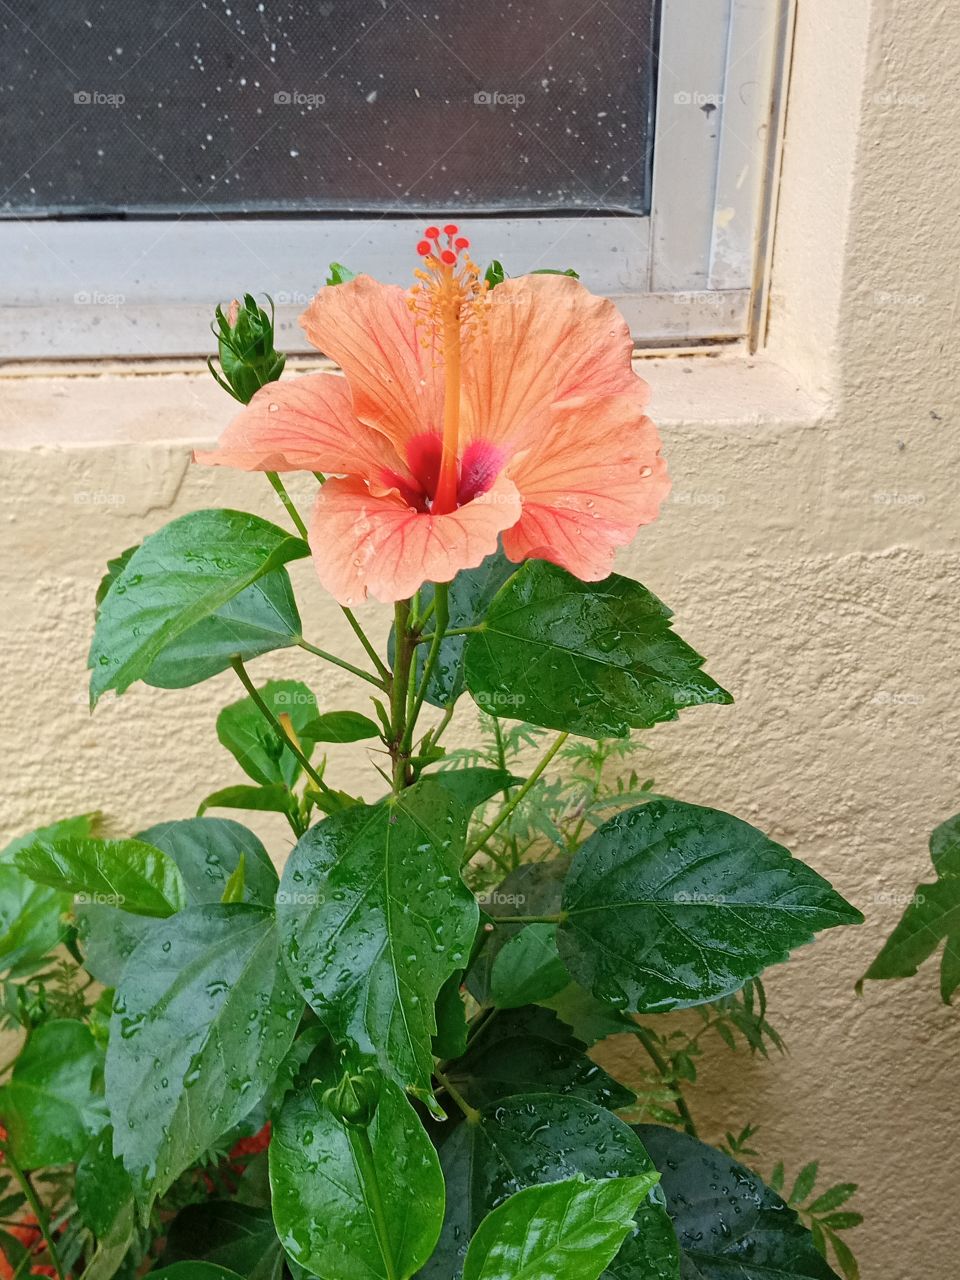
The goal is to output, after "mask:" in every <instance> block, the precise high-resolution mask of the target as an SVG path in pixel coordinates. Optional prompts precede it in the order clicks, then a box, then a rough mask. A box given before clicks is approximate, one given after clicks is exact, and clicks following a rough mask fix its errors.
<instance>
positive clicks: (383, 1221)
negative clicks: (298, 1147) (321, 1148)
mask: <svg viewBox="0 0 960 1280" xmlns="http://www.w3.org/2000/svg"><path fill="white" fill-rule="evenodd" d="M350 1137H351V1138H354V1137H355V1138H356V1141H355V1142H351V1143H350V1146H351V1147H352V1149H353V1153H354V1155H355V1157H356V1160H357V1164H358V1165H359V1166H360V1170H359V1172H360V1183H361V1186H362V1187H363V1190H364V1193H365V1198H366V1196H367V1195H369V1201H368V1203H369V1206H370V1213H371V1215H372V1217H373V1225H374V1229H375V1230H376V1233H377V1240H378V1242H379V1244H380V1253H381V1254H382V1255H383V1269H384V1275H385V1278H386V1280H399V1277H400V1273H399V1271H398V1270H397V1264H396V1263H395V1262H394V1259H393V1250H392V1248H391V1245H390V1228H389V1225H388V1223H387V1214H386V1210H385V1208H384V1204H383V1196H382V1195H381V1193H380V1179H379V1177H378V1176H377V1161H376V1158H375V1157H374V1154H373V1145H372V1143H371V1142H370V1134H369V1133H368V1132H367V1130H366V1128H362V1127H361V1128H352V1129H351V1130H350Z"/></svg>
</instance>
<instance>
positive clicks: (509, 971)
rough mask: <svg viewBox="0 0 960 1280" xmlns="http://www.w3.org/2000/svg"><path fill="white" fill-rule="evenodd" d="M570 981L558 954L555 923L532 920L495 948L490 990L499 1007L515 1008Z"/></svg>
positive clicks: (530, 1002) (545, 997) (543, 995)
mask: <svg viewBox="0 0 960 1280" xmlns="http://www.w3.org/2000/svg"><path fill="white" fill-rule="evenodd" d="M569 981H570V975H569V973H567V970H566V967H565V966H564V963H563V961H562V960H561V959H560V956H559V955H558V954H557V926H556V925H555V924H531V925H527V926H526V928H524V929H521V930H520V932H519V933H518V934H517V935H516V936H515V937H513V938H510V939H509V940H508V941H507V942H506V943H505V945H504V946H503V947H502V948H501V949H500V951H499V952H498V954H497V956H496V958H495V960H494V962H493V965H492V967H491V970H490V994H491V996H492V998H493V1002H494V1004H496V1005H498V1006H499V1007H500V1008H501V1009H518V1008H519V1007H520V1006H521V1005H525V1004H533V1003H534V1002H535V1001H537V1000H546V999H548V998H549V997H550V996H555V995H556V994H557V992H558V991H562V990H563V988H564V987H565V986H567V984H568V983H569Z"/></svg>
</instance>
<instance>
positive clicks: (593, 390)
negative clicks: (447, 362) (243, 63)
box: [463, 276, 649, 450]
mask: <svg viewBox="0 0 960 1280" xmlns="http://www.w3.org/2000/svg"><path fill="white" fill-rule="evenodd" d="M632 351H633V343H632V341H631V339H630V330H629V328H628V326H627V323H626V321H625V320H624V318H623V317H622V316H621V314H620V312H619V311H618V310H617V308H616V307H615V306H614V304H613V303H612V302H611V301H610V300H609V299H608V298H598V297H596V296H595V295H594V294H592V293H590V292H589V290H587V289H585V288H584V287H583V285H582V284H580V283H579V281H577V280H573V279H572V278H570V277H569V276H521V277H520V278H519V279H516V280H506V281H504V283H503V284H500V285H497V287H496V288H495V289H494V290H493V292H492V293H491V294H490V304H489V307H488V309H487V312H486V319H485V322H484V328H483V330H482V331H481V332H480V333H478V334H477V335H476V336H475V337H474V338H473V339H472V340H471V341H470V342H469V343H468V345H467V348H466V350H465V352H464V372H463V384H464V406H463V418H464V427H465V430H466V433H467V438H468V439H471V440H476V439H482V440H489V441H491V442H493V443H494V444H500V445H507V446H512V448H513V449H514V450H516V449H524V448H526V447H527V446H528V445H530V444H532V443H535V442H536V440H537V437H538V434H539V431H540V422H541V419H542V415H543V412H544V411H545V410H546V409H547V408H548V407H549V406H550V405H551V404H554V403H556V402H557V401H561V400H568V399H571V398H573V397H578V396H588V395H589V396H605V395H612V394H616V393H620V392H624V393H626V392H630V393H632V394H637V395H640V396H642V397H645V399H649V387H648V386H647V384H646V383H645V382H644V381H643V379H642V378H638V377H637V375H636V374H635V373H634V372H633V368H632V365H631V354H632Z"/></svg>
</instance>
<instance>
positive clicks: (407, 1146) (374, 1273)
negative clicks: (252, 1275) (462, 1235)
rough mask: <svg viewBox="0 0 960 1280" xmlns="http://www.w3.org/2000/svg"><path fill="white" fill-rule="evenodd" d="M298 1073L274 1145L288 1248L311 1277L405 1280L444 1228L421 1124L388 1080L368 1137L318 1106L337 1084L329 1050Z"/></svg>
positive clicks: (277, 1205) (440, 1191)
mask: <svg viewBox="0 0 960 1280" xmlns="http://www.w3.org/2000/svg"><path fill="white" fill-rule="evenodd" d="M303 1074H304V1080H303V1083H302V1086H301V1088H300V1089H299V1090H298V1091H296V1092H293V1093H290V1094H288V1096H287V1098H286V1100H285V1102H284V1104H283V1107H282V1109H281V1111H280V1114H279V1115H278V1117H277V1119H276V1122H275V1126H274V1132H273V1138H272V1140H271V1142H270V1186H271V1191H272V1196H273V1214H274V1221H275V1223H276V1227H277V1232H278V1234H279V1236H280V1239H281V1241H282V1242H283V1246H284V1248H285V1249H286V1251H287V1253H288V1254H289V1255H290V1257H291V1258H293V1259H294V1261H295V1262H296V1263H298V1264H299V1265H300V1266H301V1267H303V1268H304V1269H305V1270H306V1271H307V1272H308V1273H310V1274H312V1275H315V1276H330V1277H334V1276H335V1277H337V1280H391V1278H394V1280H408V1277H410V1276H412V1275H413V1274H414V1272H415V1271H417V1269H418V1268H419V1267H420V1266H422V1265H423V1263H424V1262H425V1261H426V1260H427V1258H428V1257H429V1256H430V1253H431V1251H432V1249H433V1246H434V1244H435V1243H436V1239H437V1235H438V1233H439V1231H440V1223H441V1221H442V1220H443V1202H444V1188H443V1176H442V1174H441V1172H440V1165H439V1162H438V1160H437V1154H436V1151H435V1150H434V1148H433V1145H432V1144H431V1142H430V1139H429V1138H428V1137H427V1135H426V1132H425V1131H424V1128H423V1125H422V1124H421V1123H420V1121H419V1119H418V1118H417V1114H416V1112H415V1111H414V1109H413V1107H412V1106H411V1105H410V1103H409V1102H408V1100H407V1098H406V1097H405V1095H404V1093H403V1090H402V1089H401V1088H399V1086H397V1085H396V1084H394V1083H393V1082H392V1081H391V1080H388V1079H386V1078H381V1079H380V1082H379V1100H378V1102H377V1108H376V1111H375V1113H374V1116H373V1119H372V1121H371V1122H370V1125H369V1126H368V1127H367V1129H366V1130H361V1129H359V1128H358V1127H356V1126H352V1125H345V1124H342V1123H341V1122H340V1121H339V1120H338V1119H336V1118H335V1116H334V1114H333V1112H332V1111H331V1109H330V1108H329V1107H328V1106H327V1105H326V1103H325V1102H324V1101H323V1094H324V1092H325V1090H327V1089H329V1088H331V1087H332V1086H334V1085H335V1084H336V1083H337V1081H338V1079H339V1078H340V1075H341V1071H340V1066H339V1063H338V1061H337V1055H336V1054H335V1052H333V1051H332V1049H331V1048H330V1047H329V1046H328V1047H325V1048H323V1047H322V1048H320V1049H319V1050H318V1051H317V1052H316V1053H315V1054H314V1056H313V1058H311V1060H310V1063H309V1067H308V1070H307V1071H305V1072H304V1073H303ZM364 1136H366V1137H367V1138H368V1139H369V1151H367V1150H366V1149H365V1142H364ZM374 1184H375V1185H374ZM378 1203H379V1205H380V1207H381V1210H382V1212H381V1213H378V1212H377V1210H376V1207H375V1206H376V1205H377V1204H378ZM385 1256H386V1258H388V1259H389V1266H388V1265H387V1263H386V1262H385Z"/></svg>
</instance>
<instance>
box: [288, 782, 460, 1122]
mask: <svg viewBox="0 0 960 1280" xmlns="http://www.w3.org/2000/svg"><path fill="white" fill-rule="evenodd" d="M465 828H466V816H465V814H464V813H463V811H462V809H461V808H460V807H459V805H458V804H457V802H456V801H455V799H454V798H453V796H451V795H450V794H449V792H447V791H446V790H444V788H443V787H441V786H439V785H438V784H437V783H435V782H430V781H424V782H420V783H418V784H417V785H416V786H413V787H408V788H407V789H406V790H405V791H404V792H403V793H402V794H401V795H400V796H399V797H397V798H395V799H391V800H388V801H383V802H381V803H380V804H375V805H360V804H358V805H354V806H353V807H352V808H350V809H346V810H344V811H343V812H341V813H337V814H334V815H333V816H332V817H329V818H326V819H325V820H324V821H323V822H319V823H317V824H316V825H315V826H313V827H311V828H310V830H309V831H308V832H307V833H306V834H305V835H304V836H303V837H302V838H301V840H300V841H299V843H298V844H297V846H296V848H295V849H294V850H293V853H292V854H291V855H290V858H289V859H288V861H287V865H286V867H285V869H284V872H283V878H282V880H281V884H280V890H279V892H278V894H277V919H278V923H279V925H280V932H281V935H282V937H283V943H284V958H285V960H286V963H287V965H288V967H289V969H290V973H291V974H292V975H293V977H294V980H295V981H296V983H297V985H298V987H299V988H300V990H301V992H302V993H303V995H304V998H305V999H306V1000H307V1001H308V1002H309V1003H310V1004H311V1005H312V1006H313V1008H314V1009H315V1010H316V1011H317V1013H318V1015H319V1016H320V1019H321V1021H322V1022H323V1023H324V1024H325V1025H326V1027H327V1029H328V1030H329V1031H330V1034H331V1035H332V1036H333V1039H334V1040H335V1041H336V1043H337V1044H338V1045H340V1046H347V1045H349V1046H351V1047H352V1048H353V1049H354V1050H355V1051H356V1052H357V1053H358V1054H359V1055H360V1056H361V1057H364V1058H368V1059H374V1060H376V1061H378V1062H379V1063H380V1065H381V1067H382V1069H383V1071H384V1072H385V1073H386V1074H387V1075H389V1076H390V1077H391V1078H392V1079H394V1080H395V1081H396V1082H397V1083H398V1084H400V1085H402V1086H403V1087H405V1088H409V1089H411V1090H413V1091H414V1092H416V1093H418V1094H419V1096H421V1097H423V1098H425V1099H427V1100H429V1099H431V1098H432V1089H431V1083H430V1078H431V1073H432V1070H433V1053H432V1049H431V1040H432V1037H433V1035H434V1034H435V1032H436V1029H437V1027H436V1021H435V1018H434V1006H435V1004H436V1000H437V996H438V994H439V992H440V988H441V987H442V986H443V984H444V982H445V981H446V980H447V978H449V977H450V975H451V974H452V973H453V972H454V971H455V970H457V969H462V968H463V965H464V962H465V960H466V957H467V954H468V953H469V950H470V946H471V944H472V942H473V938H474V935H475V933H476V929H477V922H478V917H479V911H478V908H477V904H476V901H475V899H474V897H473V895H472V894H471V893H470V891H469V890H468V889H467V888H466V886H465V885H464V883H463V881H462V880H461V878H460V863H461V861H462V857H463V848H464V836H465Z"/></svg>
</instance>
